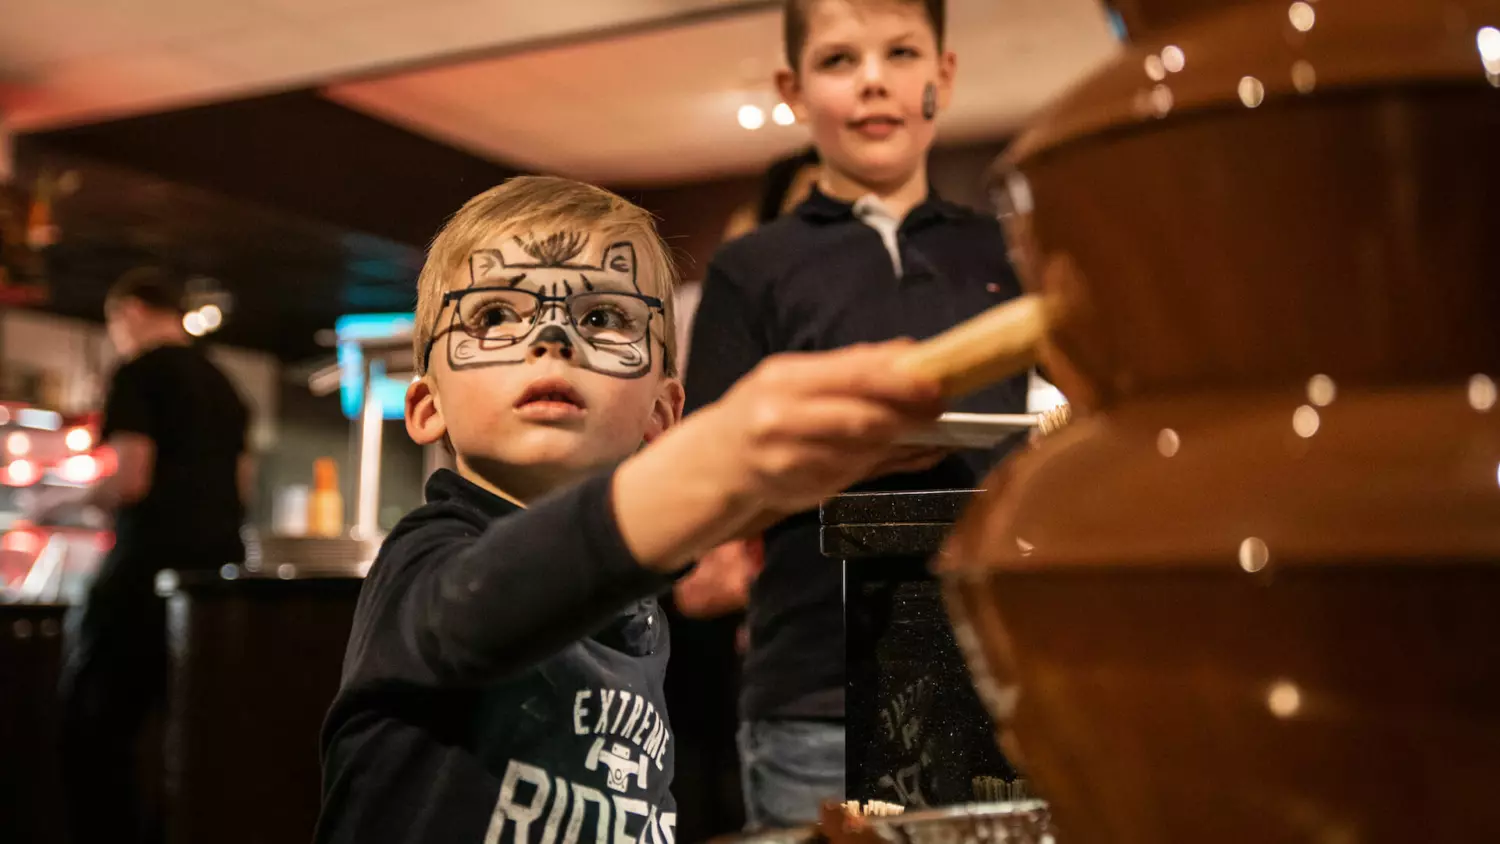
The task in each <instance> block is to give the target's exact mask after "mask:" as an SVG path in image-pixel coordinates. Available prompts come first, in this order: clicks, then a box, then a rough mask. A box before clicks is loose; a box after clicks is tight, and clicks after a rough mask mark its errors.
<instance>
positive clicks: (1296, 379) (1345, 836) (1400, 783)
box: [939, 0, 1500, 844]
mask: <svg viewBox="0 0 1500 844" xmlns="http://www.w3.org/2000/svg"><path fill="white" fill-rule="evenodd" d="M1117 5H1119V6H1120V7H1121V10H1122V12H1124V13H1125V14H1126V17H1127V21H1128V23H1130V24H1131V25H1132V26H1137V25H1142V24H1143V25H1145V26H1146V29H1145V30H1144V33H1143V31H1142V30H1140V29H1135V30H1132V32H1131V35H1132V37H1133V38H1134V39H1135V41H1134V43H1133V45H1132V46H1131V47H1130V48H1128V49H1127V50H1126V51H1124V53H1123V54H1122V55H1121V56H1120V57H1119V58H1118V59H1117V60H1116V61H1115V62H1113V63H1111V64H1110V65H1109V66H1108V67H1106V68H1104V69H1103V70H1101V71H1100V72H1099V73H1097V74H1096V75H1095V76H1093V77H1092V78H1091V79H1089V80H1087V81H1085V82H1084V83H1083V84H1082V85H1080V86H1079V87H1078V88H1077V89H1075V90H1074V91H1072V92H1071V93H1070V94H1068V95H1067V96H1066V97H1065V98H1064V99H1063V100H1062V101H1061V102H1060V103H1059V104H1058V105H1057V106H1056V107H1055V108H1054V109H1053V110H1052V111H1051V112H1049V113H1048V114H1047V115H1046V116H1045V117H1043V118H1042V119H1041V120H1040V121H1039V122H1038V123H1037V124H1036V125H1034V126H1033V127H1032V128H1031V129H1030V130H1028V132H1027V133H1026V134H1024V135H1023V136H1022V137H1021V138H1020V139H1018V140H1017V142H1016V144H1015V145H1014V146H1013V147H1012V149H1011V151H1010V152H1009V153H1008V154H1007V157H1006V158H1005V159H1004V160H1003V161H1002V162H1000V163H999V165H997V171H996V175H997V187H998V188H999V190H998V193H999V194H1001V196H1002V198H1003V199H1004V200H1005V201H1006V202H1007V203H1008V204H1009V206H1010V207H1009V212H1008V214H1007V215H1006V218H1005V219H1006V224H1007V226H1008V229H1009V232H1010V235H1011V243H1012V245H1013V247H1014V249H1015V257H1016V259H1017V263H1018V265H1019V268H1020V270H1021V272H1022V275H1023V278H1024V280H1025V282H1026V284H1027V286H1028V287H1029V288H1030V289H1031V290H1033V291H1036V292H1039V293H1042V294H1043V295H1044V298H1045V300H1046V302H1047V303H1048V304H1047V308H1046V318H1045V323H1046V330H1045V339H1044V341H1043V343H1042V348H1041V354H1042V358H1043V362H1044V363H1045V364H1046V366H1047V369H1048V372H1049V374H1050V375H1051V376H1052V377H1053V379H1054V380H1055V381H1056V383H1057V384H1058V386H1059V387H1061V388H1062V390H1063V392H1064V393H1065V394H1067V396H1068V397H1069V399H1070V401H1072V402H1073V404H1074V405H1075V406H1077V407H1078V408H1079V409H1080V413H1079V418H1078V419H1077V421H1075V422H1074V423H1073V424H1072V426H1070V427H1069V428H1067V429H1064V430H1063V431H1062V432H1061V433H1059V434H1056V435H1054V436H1052V437H1049V438H1048V439H1047V440H1046V441H1044V442H1043V443H1042V444H1041V445H1040V447H1038V448H1036V449H1035V450H1033V451H1031V452H1029V453H1026V454H1024V455H1021V456H1019V457H1018V458H1016V459H1013V460H1011V461H1008V462H1007V463H1006V464H1005V465H1003V466H1002V467H1001V468H1000V469H999V470H997V471H996V473H995V474H994V475H993V476H992V477H991V478H990V479H989V481H988V482H987V483H986V487H987V488H988V489H989V490H990V491H989V492H988V493H986V495H985V496H984V498H983V499H981V500H980V501H978V502H976V504H975V506H974V507H973V508H972V510H971V512H970V513H969V514H968V515H967V516H966V517H965V518H964V520H963V522H962V523H961V524H960V526H959V527H958V529H957V531H956V533H955V535H954V537H953V539H952V541H951V542H950V544H949V545H948V547H947V549H946V551H945V554H944V555H943V558H942V560H941V561H940V563H939V566H940V569H941V573H942V575H943V577H944V582H945V589H946V593H947V597H948V602H949V609H950V613H951V614H952V616H953V618H954V621H955V628H956V632H957V635H958V640H959V642H960V645H961V646H962V647H963V648H964V650H965V653H966V656H967V658H968V661H969V663H970V666H971V668H972V671H973V674H974V677H975V680H976V685H977V687H978V688H979V690H980V692H981V696H982V697H983V699H984V700H985V702H986V704H987V706H988V707H989V709H990V710H991V712H992V714H993V715H994V716H995V718H996V721H997V723H999V724H1000V729H1001V731H1002V734H1003V742H1004V744H1005V748H1004V749H1005V751H1006V754H1007V756H1008V757H1009V758H1010V759H1012V760H1013V761H1015V762H1016V763H1017V764H1018V766H1019V767H1020V768H1022V769H1023V770H1025V771H1026V772H1027V774H1028V776H1029V777H1031V778H1032V779H1033V781H1034V782H1035V784H1036V787H1037V790H1038V791H1039V793H1041V794H1042V796H1044V797H1045V798H1046V799H1047V800H1048V801H1049V803H1050V805H1051V808H1052V809H1053V812H1054V815H1055V817H1056V821H1057V824H1058V827H1059V836H1058V837H1059V840H1060V841H1062V842H1064V844H1094V842H1101V844H1136V842H1139V843H1140V844H1147V842H1150V844H1176V842H1184V844H1186V843H1187V842H1193V843H1194V844H1198V842H1202V841H1213V842H1216V844H1234V843H1235V842H1246V843H1247V844H1249V842H1255V844H1268V842H1356V841H1357V842H1387V841H1389V842H1407V841H1497V840H1500V802H1497V801H1495V800H1494V799H1493V797H1491V796H1490V795H1492V794H1493V793H1495V792H1496V791H1500V715H1497V713H1500V644H1497V643H1500V635H1497V634H1500V622H1497V621H1495V620H1494V619H1495V617H1496V616H1495V614H1494V612H1493V610H1492V608H1493V607H1495V606H1500V518H1497V515H1500V475H1497V472H1500V415H1497V414H1500V410H1497V409H1496V404H1497V395H1496V393H1497V388H1496V384H1495V381H1494V380H1493V379H1494V378H1497V377H1500V330H1497V328H1496V327H1497V326H1500V283H1497V274H1500V235H1497V232H1500V154H1497V153H1496V144H1495V140H1496V139H1497V138H1500V90H1497V86H1500V29H1497V27H1500V0H1318V2H1289V0H1276V2H1260V1H1259V0H1247V2H1241V3H1233V2H1220V3H1209V2H1206V1H1205V2H1197V3H1194V2H1189V0H1181V2H1172V0H1135V2H1126V0H1121V2H1119V3H1118V4H1117ZM1132 15H1133V16H1134V19H1131V18H1132ZM1158 25H1164V26H1163V28H1160V29H1157V28H1154V27H1156V26H1158Z"/></svg>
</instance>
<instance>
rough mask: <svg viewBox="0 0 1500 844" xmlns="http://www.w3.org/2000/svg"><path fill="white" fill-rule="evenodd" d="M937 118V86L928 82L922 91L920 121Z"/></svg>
mask: <svg viewBox="0 0 1500 844" xmlns="http://www.w3.org/2000/svg"><path fill="white" fill-rule="evenodd" d="M935 117H937V84H936V83H933V82H928V83H927V86H926V87H925V88H923V89H922V119H923V120H932V119H933V118H935Z"/></svg>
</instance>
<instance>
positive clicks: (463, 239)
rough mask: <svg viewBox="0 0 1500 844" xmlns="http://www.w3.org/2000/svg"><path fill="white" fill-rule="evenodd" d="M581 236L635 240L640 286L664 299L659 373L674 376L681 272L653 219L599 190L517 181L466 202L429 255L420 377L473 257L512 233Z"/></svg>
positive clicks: (420, 281) (420, 318) (420, 314)
mask: <svg viewBox="0 0 1500 844" xmlns="http://www.w3.org/2000/svg"><path fill="white" fill-rule="evenodd" d="M562 230H578V231H580V232H582V233H584V234H587V235H588V237H589V240H590V241H591V242H593V243H602V244H605V245H608V244H610V243H614V242H616V241H619V240H630V241H632V242H633V243H634V244H635V247H636V250H637V252H638V255H639V260H640V263H639V269H638V271H637V276H636V283H637V284H638V285H639V286H640V288H641V290H642V292H644V293H646V294H647V295H650V296H655V297H657V298H658V299H661V302H662V321H663V326H662V333H661V341H662V345H663V347H664V348H665V349H666V354H665V355H664V356H663V358H662V372H663V373H665V374H667V375H676V374H677V327H676V319H675V316H674V314H673V308H672V304H673V302H672V300H673V293H674V291H675V290H676V288H677V267H676V265H675V264H674V263H673V261H672V256H671V253H670V252H669V251H668V249H667V245H666V243H665V242H663V241H662V239H661V235H660V234H658V233H657V231H656V221H655V219H654V218H653V217H652V216H651V214H650V212H648V211H646V210H645V209H643V208H641V207H640V206H638V205H635V204H634V203H632V202H629V201H628V200H626V199H624V198H623V197H620V196H618V195H616V194H614V193H611V192H609V191H607V190H605V189H603V188H600V187H595V186H594V185H589V184H584V183H583V182H575V181H573V180H572V179H561V178H557V177H555V176H517V177H515V178H513V179H508V180H506V181H505V182H503V183H501V184H499V185H496V186H495V187H492V188H490V189H489V190H487V191H485V192H484V193H481V194H479V195H478V196H476V197H474V198H473V199H470V200H469V201H468V202H465V203H464V205H463V207H462V208H460V209H458V211H457V212H456V213H454V215H453V216H452V217H450V218H449V219H448V222H447V223H445V224H444V225H443V227H442V229H440V230H439V231H438V233H437V236H436V237H434V238H433V239H432V245H431V246H430V247H428V249H427V261H426V263H424V264H423V265H422V273H421V275H419V276H418V277H417V313H416V325H415V326H414V328H413V332H412V353H413V355H414V357H415V359H416V366H417V369H418V372H419V373H425V372H426V371H427V360H426V353H427V347H428V344H430V343H431V342H432V339H433V332H434V331H435V330H436V327H437V320H438V316H439V315H440V314H441V313H442V310H443V296H444V294H446V293H447V292H448V291H449V290H450V289H452V288H453V286H454V285H453V280H454V277H455V276H456V275H457V274H458V273H459V271H460V270H462V269H463V268H464V267H465V266H466V265H467V263H468V259H469V255H470V253H472V252H473V251H474V250H475V249H478V248H479V247H480V245H481V244H483V243H484V242H485V241H487V240H490V239H491V238H494V237H496V236H498V235H502V234H507V233H512V232H513V233H517V234H529V233H531V232H543V231H548V232H557V231H562Z"/></svg>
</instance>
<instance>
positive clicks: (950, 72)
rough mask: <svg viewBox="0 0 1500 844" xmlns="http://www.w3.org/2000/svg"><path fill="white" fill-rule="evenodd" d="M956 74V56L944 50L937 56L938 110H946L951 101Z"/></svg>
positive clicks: (950, 51)
mask: <svg viewBox="0 0 1500 844" xmlns="http://www.w3.org/2000/svg"><path fill="white" fill-rule="evenodd" d="M957 74H958V56H957V55H955V54H954V52H953V51H952V50H944V51H943V54H942V56H940V57H939V58H938V111H940V112H942V111H947V110H948V104H949V103H950V102H952V101H953V78H954V77H955V76H956V75H957Z"/></svg>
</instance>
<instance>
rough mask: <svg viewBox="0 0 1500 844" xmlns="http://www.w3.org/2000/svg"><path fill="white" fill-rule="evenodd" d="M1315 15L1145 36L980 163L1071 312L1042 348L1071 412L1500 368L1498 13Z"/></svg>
mask: <svg viewBox="0 0 1500 844" xmlns="http://www.w3.org/2000/svg"><path fill="white" fill-rule="evenodd" d="M1304 5H1305V4H1304ZM1309 8H1312V6H1310V7H1309ZM1315 8H1316V10H1317V11H1316V19H1315V24H1314V25H1313V26H1312V28H1311V29H1310V30H1309V31H1308V32H1300V31H1298V30H1297V29H1296V28H1295V26H1294V25H1293V24H1292V23H1291V22H1290V20H1289V17H1288V12H1287V4H1286V3H1281V2H1277V3H1271V4H1264V3H1255V4H1251V5H1245V6H1238V7H1235V8H1232V9H1230V10H1228V11H1227V12H1224V13H1223V16H1222V18H1213V19H1211V20H1203V19H1195V21H1194V23H1193V24H1192V26H1191V27H1186V28H1184V29H1183V30H1182V31H1180V32H1179V31H1172V32H1166V33H1161V34H1159V35H1158V36H1155V37H1153V39H1152V40H1151V41H1150V43H1143V44H1140V45H1137V46H1135V47H1133V48H1131V49H1130V50H1128V51H1127V52H1126V53H1125V54H1124V55H1122V56H1121V57H1120V58H1119V59H1118V60H1117V61H1115V62H1114V63H1112V64H1111V65H1110V66H1109V67H1108V68H1106V69H1105V70H1103V71H1101V72H1100V73H1099V74H1097V75H1096V76H1095V77H1093V78H1092V79H1090V80H1089V81H1087V82H1086V83H1084V84H1083V85H1082V86H1081V87H1079V88H1078V89H1076V90H1075V91H1073V92H1072V93H1071V94H1070V95H1069V96H1068V97H1067V98H1065V99H1064V100H1063V101H1062V102H1061V103H1060V104H1059V105H1058V106H1057V107H1056V108H1054V109H1053V110H1051V111H1050V112H1049V113H1048V115H1047V116H1046V117H1044V118H1043V119H1042V120H1041V121H1040V122H1039V123H1038V124H1036V125H1035V126H1034V127H1032V128H1031V129H1030V130H1028V131H1027V132H1026V133H1025V134H1024V135H1023V136H1022V137H1021V138H1020V139H1019V140H1018V141H1017V142H1016V144H1015V146H1014V147H1013V149H1012V150H1011V151H1010V153H1009V154H1008V155H1007V157H1006V159H1005V160H1004V161H1003V162H1002V163H1001V164H1000V165H999V166H998V168H997V187H998V188H999V191H998V192H999V193H1000V195H1001V198H1002V199H1003V200H1004V201H1006V202H1007V204H1008V205H1009V206H1010V207H1011V209H1012V210H1013V213H1011V214H1009V215H1007V217H1006V222H1007V225H1008V227H1009V230H1010V233H1011V242H1012V244H1013V246H1014V248H1015V252H1016V257H1017V263H1018V265H1019V267H1020V269H1021V271H1022V275H1023V278H1024V279H1025V280H1026V282H1027V284H1028V286H1029V287H1031V289H1034V290H1037V289H1040V290H1045V291H1046V292H1048V293H1051V294H1054V295H1055V296H1056V297H1057V298H1059V299H1060V300H1062V301H1064V302H1065V303H1066V304H1067V305H1068V306H1069V307H1068V317H1067V318H1065V319H1063V320H1060V321H1059V322H1058V324H1056V325H1054V326H1053V327H1052V330H1051V332H1050V334H1049V344H1048V347H1047V348H1045V349H1044V352H1043V354H1044V359H1045V360H1046V362H1047V364H1048V369H1049V371H1050V372H1051V373H1052V374H1053V375H1054V376H1056V378H1057V380H1058V381H1059V386H1060V387H1061V388H1062V389H1063V391H1064V392H1065V393H1066V394H1067V395H1068V396H1069V398H1070V399H1071V400H1073V401H1074V403H1075V404H1078V405H1080V406H1082V407H1085V408H1088V407H1096V406H1100V405H1102V404H1107V403H1109V402H1110V401H1113V400H1115V399H1118V398H1119V397H1121V396H1123V395H1126V394H1131V393H1137V394H1138V393H1162V392H1180V391H1184V390H1193V389H1201V388H1208V387H1226V386H1274V385H1278V384H1282V385H1284V384H1289V383H1293V382H1299V381H1302V380H1305V379H1306V378H1308V377H1311V376H1313V375H1316V374H1319V373H1327V374H1330V375H1333V376H1334V377H1335V378H1337V379H1339V380H1340V382H1348V383H1408V384H1409V383H1431V382H1434V381H1441V380H1450V381H1451V380H1460V379H1464V378H1467V377H1468V376H1469V375H1471V374H1473V373H1475V372H1483V371H1495V370H1496V369H1500V332H1496V331H1494V330H1492V326H1493V325H1494V322H1495V319H1496V316H1497V315H1500V285H1495V284H1490V283H1488V282H1489V280H1490V279H1491V278H1492V277H1493V274H1494V272H1495V269H1496V267H1500V238H1496V237H1494V236H1493V234H1492V233H1493V231H1494V223H1495V222H1496V221H1500V156H1496V155H1495V154H1494V151H1493V150H1494V139H1495V138H1496V137H1500V90H1497V89H1496V88H1495V87H1493V86H1492V84H1491V77H1489V76H1487V71H1486V67H1485V65H1484V62H1483V61H1482V55H1481V52H1480V50H1479V48H1478V46H1477V44H1478V43H1479V42H1481V41H1483V42H1484V43H1485V44H1486V45H1487V46H1490V42H1492V41H1493V42H1495V43H1494V44H1493V45H1492V46H1493V49H1494V51H1495V53H1496V55H1495V57H1494V61H1493V62H1492V64H1493V65H1494V68H1495V70H1496V71H1500V31H1495V32H1494V33H1493V37H1492V38H1487V39H1486V38H1482V37H1480V36H1477V35H1476V32H1477V31H1479V30H1481V29H1482V27H1481V24H1485V23H1486V22H1487V21H1493V22H1494V23H1495V24H1496V25H1500V3H1496V2H1478V0H1474V2H1463V3H1457V2H1452V3H1439V2H1403V3H1398V2H1392V0H1378V2H1352V0H1342V1H1341V0H1323V2H1319V3H1317V4H1315ZM1484 9H1491V10H1493V12H1492V13H1490V14H1489V15H1488V17H1486V16H1485V15H1484V14H1483V13H1482V12H1483V10H1484ZM1178 36H1181V37H1178ZM1414 42H1415V43H1414ZM1169 48H1171V49H1174V50H1177V51H1178V52H1179V54H1180V55H1181V57H1182V58H1181V61H1182V64H1181V65H1178V64H1171V65H1170V66H1171V67H1178V68H1180V69H1179V70H1178V72H1176V73H1173V72H1171V71H1170V70H1168V69H1166V68H1163V67H1161V65H1162V61H1161V56H1162V55H1163V54H1165V53H1167V52H1168V50H1169ZM1149 58H1155V59H1156V61H1155V62H1148V61H1147V59H1149ZM1154 76H1160V77H1161V78H1162V81H1160V82H1158V81H1155V80H1154V78H1153V77H1154ZM1494 81H1497V82H1500V76H1497V77H1494ZM1299 86H1300V88H1301V90H1299Z"/></svg>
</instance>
